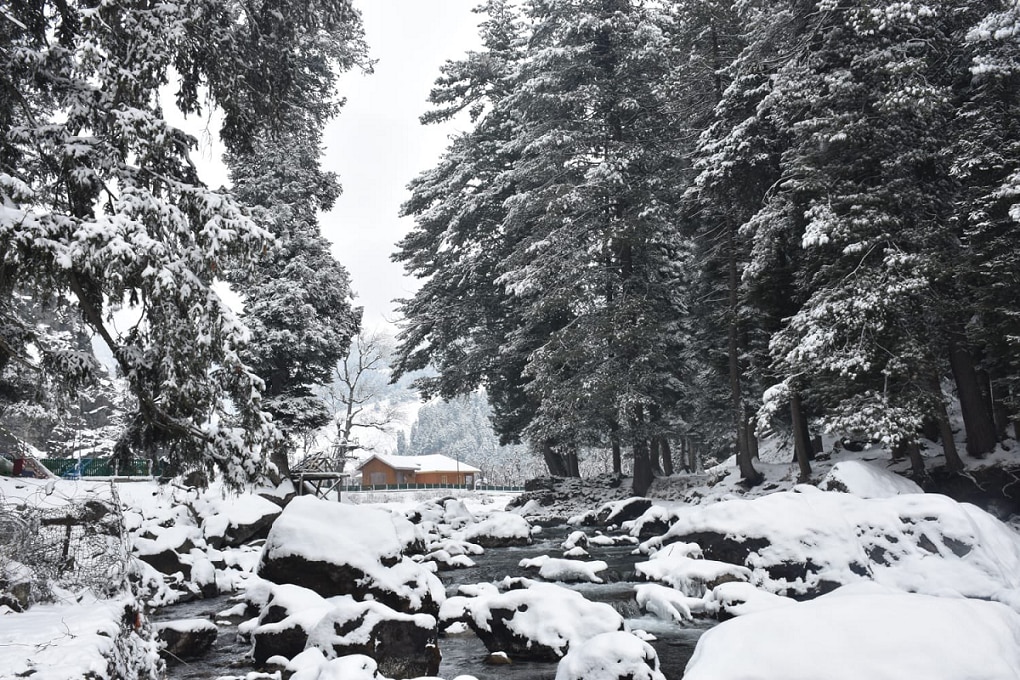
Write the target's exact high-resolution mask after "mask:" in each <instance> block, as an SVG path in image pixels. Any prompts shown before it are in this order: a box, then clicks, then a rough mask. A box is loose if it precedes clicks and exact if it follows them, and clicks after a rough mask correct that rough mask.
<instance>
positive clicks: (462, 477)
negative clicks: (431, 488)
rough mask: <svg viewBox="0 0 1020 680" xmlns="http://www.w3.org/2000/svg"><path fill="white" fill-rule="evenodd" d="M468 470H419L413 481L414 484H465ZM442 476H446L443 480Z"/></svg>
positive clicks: (468, 473)
mask: <svg viewBox="0 0 1020 680" xmlns="http://www.w3.org/2000/svg"><path fill="white" fill-rule="evenodd" d="M471 474H472V473H470V472H459V473H458V472H454V471H452V470H451V471H449V472H442V471H440V472H419V473H418V474H417V475H415V478H414V481H415V483H416V484H458V485H464V484H467V479H466V478H467V477H468V476H469V475H471ZM443 477H446V479H445V480H444V479H443Z"/></svg>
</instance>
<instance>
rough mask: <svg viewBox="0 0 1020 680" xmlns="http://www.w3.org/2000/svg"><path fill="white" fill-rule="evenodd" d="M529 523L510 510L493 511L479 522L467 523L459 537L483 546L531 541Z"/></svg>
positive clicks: (526, 543) (502, 545) (519, 543)
mask: <svg viewBox="0 0 1020 680" xmlns="http://www.w3.org/2000/svg"><path fill="white" fill-rule="evenodd" d="M531 532H532V529H531V524H529V523H528V520H526V519H524V518H523V517H521V516H520V515H517V514H514V513H512V512H494V513H492V514H491V515H489V516H488V517H486V518H485V519H483V520H482V521H480V522H476V523H474V524H469V525H468V526H467V527H465V528H464V530H463V531H461V532H460V534H459V536H458V537H459V538H461V539H462V540H465V541H470V542H471V543H476V544H478V545H480V546H482V547H483V548H501V547H505V546H511V545H528V544H529V543H531Z"/></svg>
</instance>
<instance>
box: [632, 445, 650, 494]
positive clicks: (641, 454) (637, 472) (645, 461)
mask: <svg viewBox="0 0 1020 680" xmlns="http://www.w3.org/2000/svg"><path fill="white" fill-rule="evenodd" d="M654 478H655V475H654V474H652V461H651V456H650V455H649V450H648V440H647V439H640V438H639V439H638V440H637V441H636V442H634V484H633V486H632V487H631V490H632V491H633V492H634V495H635V496H644V495H645V494H646V493H648V489H649V488H651V486H652V480H653V479H654Z"/></svg>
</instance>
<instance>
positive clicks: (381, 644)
mask: <svg viewBox="0 0 1020 680" xmlns="http://www.w3.org/2000/svg"><path fill="white" fill-rule="evenodd" d="M329 602H330V605H331V607H332V608H331V609H330V611H329V612H328V613H327V614H326V615H325V616H324V617H323V618H322V619H320V621H319V622H318V624H316V626H315V627H314V628H313V629H312V630H311V632H310V633H309V635H308V645H309V646H313V647H316V648H318V649H321V650H323V651H324V652H325V653H326V656H328V657H340V656H346V655H349V654H365V655H367V656H370V657H372V658H373V659H375V661H376V663H377V664H378V666H379V672H380V673H382V674H384V675H386V676H388V677H392V678H411V677H419V676H423V675H436V673H438V672H439V661H440V654H439V647H438V645H437V643H436V634H437V631H436V619H435V618H433V617H432V616H429V615H427V614H402V613H400V612H396V611H394V610H392V609H390V608H389V607H387V606H386V605H384V604H380V603H378V602H355V601H354V600H353V599H352V598H349V597H336V598H331V599H330V601H329Z"/></svg>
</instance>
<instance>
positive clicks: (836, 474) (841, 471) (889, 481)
mask: <svg viewBox="0 0 1020 680" xmlns="http://www.w3.org/2000/svg"><path fill="white" fill-rule="evenodd" d="M818 488H820V489H823V490H826V491H842V492H844V493H851V494H853V495H854V496H857V497H859V498H888V497H889V496H897V495H899V494H904V493H923V490H922V489H921V487H920V486H918V485H917V483H916V482H914V481H913V480H910V479H907V478H906V477H904V476H903V475H899V474H896V473H895V472H891V471H890V470H888V469H887V468H886V467H885V466H883V465H880V464H878V463H871V462H868V461H863V460H844V461H841V462H839V463H836V464H835V465H833V466H832V469H831V470H829V473H828V474H827V475H825V477H824V478H823V479H822V481H821V482H819V484H818Z"/></svg>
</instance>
